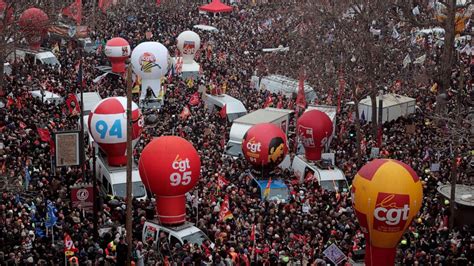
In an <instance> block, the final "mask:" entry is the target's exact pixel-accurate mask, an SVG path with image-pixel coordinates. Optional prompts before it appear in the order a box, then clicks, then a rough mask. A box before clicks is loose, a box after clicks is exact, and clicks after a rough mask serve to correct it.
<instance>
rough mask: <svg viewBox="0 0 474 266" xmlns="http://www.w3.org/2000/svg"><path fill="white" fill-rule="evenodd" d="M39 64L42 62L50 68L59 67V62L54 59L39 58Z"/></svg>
mask: <svg viewBox="0 0 474 266" xmlns="http://www.w3.org/2000/svg"><path fill="white" fill-rule="evenodd" d="M41 62H43V64H46V65H51V66H55V65H59V61H58V60H57V59H56V58H55V57H45V58H41Z"/></svg>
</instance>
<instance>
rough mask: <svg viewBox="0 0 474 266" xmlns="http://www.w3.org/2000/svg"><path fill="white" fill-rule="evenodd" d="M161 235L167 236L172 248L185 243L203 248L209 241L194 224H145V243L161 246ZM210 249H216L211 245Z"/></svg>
mask: <svg viewBox="0 0 474 266" xmlns="http://www.w3.org/2000/svg"><path fill="white" fill-rule="evenodd" d="M160 235H161V236H166V241H167V242H168V243H169V246H170V247H174V246H175V245H176V244H180V245H183V244H184V242H187V243H190V244H198V245H199V246H201V244H202V243H203V242H204V241H209V238H208V237H207V235H206V234H204V232H203V231H201V229H199V228H197V227H196V226H194V225H193V224H192V223H188V222H185V223H184V224H182V225H178V226H164V225H161V224H160V223H159V222H158V221H153V220H151V221H146V222H145V224H144V225H143V231H142V242H143V243H147V242H149V241H150V240H152V241H153V242H156V243H158V244H159V240H160ZM209 242H210V241H209ZM210 247H211V248H214V244H213V243H210Z"/></svg>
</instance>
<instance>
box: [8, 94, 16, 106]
mask: <svg viewBox="0 0 474 266" xmlns="http://www.w3.org/2000/svg"><path fill="white" fill-rule="evenodd" d="M14 103H15V101H14V100H13V99H12V97H10V96H8V101H7V108H8V109H10V106H12V105H13V104H14Z"/></svg>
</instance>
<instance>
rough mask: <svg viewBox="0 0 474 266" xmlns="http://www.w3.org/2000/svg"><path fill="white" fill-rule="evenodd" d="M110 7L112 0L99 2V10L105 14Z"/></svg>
mask: <svg viewBox="0 0 474 266" xmlns="http://www.w3.org/2000/svg"><path fill="white" fill-rule="evenodd" d="M111 5H112V0H99V8H100V9H101V10H102V12H103V13H104V14H105V13H107V9H108V8H109V7H110V6H111Z"/></svg>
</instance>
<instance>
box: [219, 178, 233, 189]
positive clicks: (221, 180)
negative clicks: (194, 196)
mask: <svg viewBox="0 0 474 266" xmlns="http://www.w3.org/2000/svg"><path fill="white" fill-rule="evenodd" d="M229 183H230V182H229V181H228V180H227V179H225V177H224V176H222V175H219V176H218V177H217V187H218V188H219V189H222V188H223V187H224V186H227V185H228V184H229Z"/></svg>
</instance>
